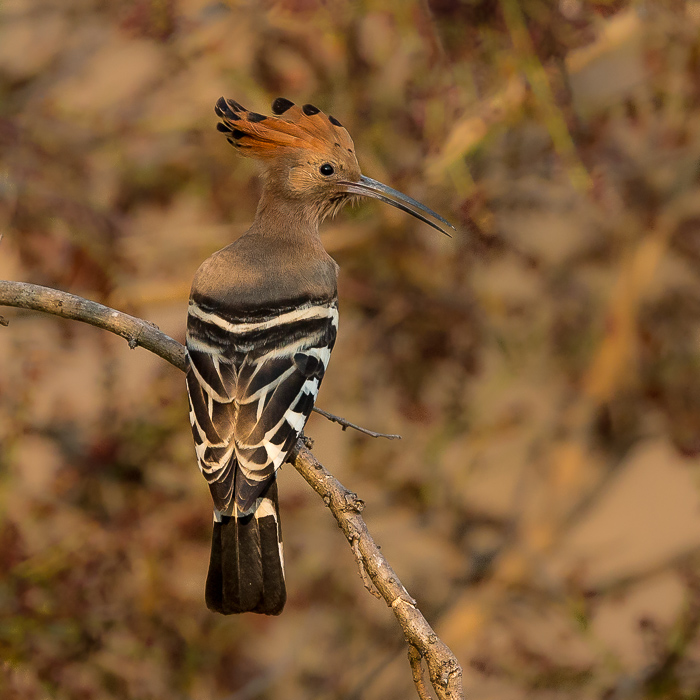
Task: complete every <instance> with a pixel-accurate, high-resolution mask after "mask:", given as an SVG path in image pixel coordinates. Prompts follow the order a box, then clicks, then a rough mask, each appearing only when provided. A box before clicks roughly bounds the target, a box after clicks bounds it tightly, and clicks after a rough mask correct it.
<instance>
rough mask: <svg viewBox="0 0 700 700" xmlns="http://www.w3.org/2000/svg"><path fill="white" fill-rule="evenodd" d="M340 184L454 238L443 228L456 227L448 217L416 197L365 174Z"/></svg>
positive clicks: (348, 190)
mask: <svg viewBox="0 0 700 700" xmlns="http://www.w3.org/2000/svg"><path fill="white" fill-rule="evenodd" d="M338 184H340V185H343V188H344V189H345V191H346V192H349V193H350V194H358V195H361V196H363V197H373V198H374V199H378V200H380V201H381V202H386V203H387V204H391V206H392V207H396V208H397V209H401V211H405V212H406V213H408V214H411V216H415V217H416V219H420V220H421V221H424V222H425V223H426V224H428V226H432V227H433V228H434V229H437V230H438V231H440V233H444V234H445V235H446V236H449V237H450V238H452V236H451V235H450V234H449V233H448V232H447V231H446V230H445V228H443V226H445V227H449V228H451V229H452V230H455V227H454V226H453V225H452V224H451V223H450V222H449V221H448V220H447V219H443V218H442V217H441V216H440V214H436V213H435V212H434V211H433V210H432V209H428V207H426V206H424V205H423V204H421V203H420V202H417V201H416V200H415V199H412V198H411V197H408V196H406V195H405V194H402V193H401V192H399V191H398V190H395V189H393V188H392V187H388V186H387V185H383V184H382V183H381V182H377V181H376V180H373V179H372V178H371V177H365V176H364V175H363V176H362V177H361V178H360V180H359V181H358V182H350V181H348V180H344V181H342V182H340V183H338ZM428 216H430V217H432V218H433V219H435V220H436V221H437V222H439V223H436V222H435V221H432V220H431V219H429V218H428ZM441 224H442V225H441Z"/></svg>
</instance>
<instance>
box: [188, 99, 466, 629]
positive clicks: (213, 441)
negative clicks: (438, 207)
mask: <svg viewBox="0 0 700 700" xmlns="http://www.w3.org/2000/svg"><path fill="white" fill-rule="evenodd" d="M215 112H216V114H217V116H218V117H219V118H220V121H219V122H218V123H217V130H218V131H219V132H221V133H223V134H224V136H225V137H226V139H227V140H228V142H229V143H230V144H232V145H233V146H234V147H235V149H236V150H237V151H238V152H239V153H240V154H241V155H243V156H248V157H251V158H254V159H256V160H258V161H260V162H261V164H262V178H263V186H262V192H261V196H260V201H259V204H258V207H257V211H256V214H255V219H254V221H253V223H252V225H251V226H250V228H249V229H248V231H247V232H246V233H245V234H243V235H242V236H241V237H239V238H238V239H237V240H236V241H234V242H233V243H231V244H230V245H228V246H226V247H225V248H223V249H221V250H219V251H218V252H216V253H214V254H213V255H211V256H210V257H209V258H208V259H207V260H205V261H204V262H203V263H202V265H201V266H200V267H199V269H198V270H197V272H196V274H195V277H194V280H193V283H192V290H191V294H190V299H189V306H188V312H187V335H186V347H187V357H188V368H187V374H186V384H187V393H188V397H189V408H190V410H189V418H190V423H191V426H192V434H193V437H194V443H195V452H196V456H197V461H198V465H199V468H200V469H201V472H202V474H203V475H204V478H205V479H206V481H207V483H208V485H209V489H210V491H211V496H212V499H213V502H214V530H213V534H212V544H211V556H210V561H209V571H208V574H207V579H206V584H205V601H206V604H207V607H208V608H209V609H210V610H212V611H214V612H217V613H221V614H224V615H231V614H236V613H243V612H254V613H261V614H266V615H278V614H280V613H281V612H282V609H283V607H284V604H285V602H286V598H287V593H286V584H285V574H284V556H283V550H282V533H281V528H280V512H279V502H278V491H277V482H276V472H277V470H278V469H279V468H280V466H281V465H282V463H283V462H284V461H285V460H286V459H287V458H288V456H289V455H290V452H292V450H293V448H294V447H295V445H296V443H297V440H298V438H299V437H300V436H301V435H302V434H303V430H304V426H305V425H306V421H307V419H308V417H309V415H310V413H311V411H312V410H313V407H314V403H315V401H316V396H317V394H318V390H319V387H320V386H321V381H322V379H323V376H324V374H325V372H326V368H327V366H328V361H329V359H330V355H331V351H332V349H333V345H334V343H335V339H336V335H337V331H338V285H337V280H338V265H337V264H336V262H335V261H334V260H333V258H331V257H330V255H328V253H327V252H326V250H325V249H324V247H323V245H322V243H321V239H320V237H319V225H320V224H321V222H322V221H323V220H324V219H326V218H327V217H329V216H333V215H335V214H336V213H337V212H338V211H340V209H342V208H343V206H345V205H346V204H348V203H349V202H352V201H354V200H356V199H358V198H360V197H373V198H375V199H378V200H381V201H382V202H385V203H387V204H390V205H392V206H394V207H397V208H399V209H401V210H403V211H405V212H408V213H410V214H412V215H413V216H415V217H417V218H418V219H420V220H421V221H424V222H425V223H427V224H429V225H430V226H432V227H434V228H436V229H437V230H439V231H441V232H443V233H445V234H447V235H449V233H448V232H447V230H446V229H447V227H452V225H451V224H449V222H447V220H446V219H443V218H442V217H441V216H439V215H438V214H436V213H435V212H434V211H432V210H431V209H428V208H427V207H425V206H424V205H422V204H420V203H419V202H417V201H416V200H414V199H412V198H410V197H408V196H406V195H404V194H402V193H400V192H398V191H396V190H394V189H392V188H391V187H388V186H387V185H383V184H382V183H380V182H377V181H376V180H372V179H371V178H369V177H365V176H364V175H362V173H361V171H360V166H359V164H358V161H357V157H356V155H355V146H354V144H353V140H352V138H351V137H350V134H349V133H348V132H347V130H346V129H345V128H344V127H343V126H342V124H341V123H340V122H339V121H338V120H337V119H336V118H335V117H333V116H330V115H326V114H325V113H324V112H322V111H321V110H320V109H318V108H317V107H315V106H314V105H311V104H304V105H303V106H299V105H296V104H295V103H293V102H291V101H290V100H288V99H285V98H282V97H280V98H277V99H276V100H275V101H274V102H273V103H272V114H271V115H270V116H267V115H263V114H260V113H258V112H254V111H250V110H247V109H245V108H244V107H243V106H242V105H241V104H239V103H238V102H236V101H235V100H232V99H225V98H223V97H222V98H220V99H219V100H218V101H217V102H216V106H215ZM452 228H454V227H452Z"/></svg>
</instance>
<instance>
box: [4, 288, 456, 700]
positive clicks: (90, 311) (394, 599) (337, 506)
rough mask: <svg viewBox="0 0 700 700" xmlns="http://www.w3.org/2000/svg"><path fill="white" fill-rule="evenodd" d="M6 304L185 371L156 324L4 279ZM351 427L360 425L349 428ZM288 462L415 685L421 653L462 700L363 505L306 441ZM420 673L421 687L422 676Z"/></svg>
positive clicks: (447, 658) (440, 683)
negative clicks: (373, 595) (371, 589)
mask: <svg viewBox="0 0 700 700" xmlns="http://www.w3.org/2000/svg"><path fill="white" fill-rule="evenodd" d="M2 305H5V306H16V307H20V308H25V309H34V310H36V311H44V312H47V313H50V314H54V315H57V316H62V317H64V318H70V319H74V320H76V321H83V322H85V323H89V324H91V325H93V326H97V327H99V328H103V329H105V330H108V331H111V332H112V333H116V334H117V335H121V336H122V337H124V338H126V339H127V340H128V341H129V347H136V346H137V345H140V346H141V347H143V348H145V349H146V350H150V351H151V352H153V353H155V354H156V355H158V356H159V357H162V358H163V359H165V360H167V361H168V362H170V363H171V364H172V365H174V366H175V367H177V368H178V369H180V370H182V371H183V372H184V371H186V369H187V364H186V359H185V357H186V355H185V348H184V347H183V346H182V345H180V343H178V342H177V341H175V340H173V339H172V338H170V337H169V336H167V335H165V333H162V332H161V331H159V330H158V329H157V328H156V327H155V326H154V325H152V324H149V323H147V322H146V321H143V320H142V319H139V318H135V317H134V316H129V315H127V314H124V313H121V312H120V311H115V310H114V309H110V308H109V307H107V306H103V305H102V304H97V303H95V302H92V301H88V300H87V299H83V298H82V297H77V296H74V295H72V294H66V293H65V292H59V291H58V290H55V289H50V288H47V287H39V286H37V285H32V284H25V283H21V282H8V281H0V306H2ZM323 413H325V412H323ZM347 427H356V426H352V425H351V424H350V425H348V426H347ZM364 432H366V431H364ZM289 461H291V463H292V464H293V465H294V468H295V469H296V470H297V471H298V472H299V474H301V476H302V477H303V478H304V479H305V480H306V482H307V483H308V484H309V486H311V488H312V489H314V491H316V493H318V494H319V496H321V498H322V499H323V502H324V503H325V504H326V506H327V507H328V508H329V510H330V511H331V513H332V514H333V517H334V518H335V519H336V521H337V523H338V525H339V526H340V529H341V530H342V531H343V534H344V535H345V537H346V538H347V540H348V542H349V543H350V546H351V547H352V549H353V552H354V553H355V556H356V557H357V558H358V561H360V562H361V563H362V569H363V570H364V572H366V575H367V576H369V579H370V580H371V581H372V583H373V584H374V586H376V589H377V591H378V592H379V594H380V595H381V597H382V598H383V599H384V601H385V602H386V604H387V605H388V606H390V607H391V610H392V612H393V613H394V616H395V617H396V619H397V620H398V622H399V624H400V625H401V629H402V630H403V633H404V636H405V638H406V641H407V642H408V644H409V646H410V647H414V648H415V650H416V651H415V652H410V656H409V659H410V660H411V667H412V673H413V677H414V681H415V678H416V672H415V668H414V663H415V662H414V661H413V658H414V656H415V655H416V654H418V656H419V658H422V659H425V661H426V665H427V667H428V673H429V675H430V682H431V683H432V686H433V688H434V690H435V692H436V694H437V696H438V698H439V700H463V699H464V693H463V691H462V669H461V667H460V665H459V663H458V662H457V659H456V658H455V656H454V654H453V653H452V651H451V650H450V648H449V647H448V646H447V645H446V644H445V643H444V642H443V641H442V640H441V639H440V638H439V637H438V636H437V634H435V632H434V631H433V629H432V628H431V627H430V625H429V624H428V622H427V620H426V619H425V617H423V614H422V613H421V611H420V610H419V609H418V606H417V603H416V601H415V600H413V598H411V596H410V595H409V594H408V592H407V591H406V589H405V588H404V586H403V584H402V583H401V581H400V580H399V577H398V576H397V575H396V573H395V572H394V570H393V569H392V568H391V566H390V565H389V562H388V561H387V560H386V559H385V558H384V555H383V554H382V553H381V551H380V550H379V547H378V546H377V545H376V544H375V542H374V540H373V539H372V536H371V535H370V533H369V530H368V529H367V525H366V524H365V521H364V520H363V519H362V515H361V513H362V509H363V508H364V503H363V501H362V500H361V499H359V498H358V497H357V495H356V494H354V493H353V492H352V491H349V490H348V489H346V488H345V487H344V486H343V485H342V484H341V483H340V482H339V481H338V480H337V479H336V478H335V477H334V476H332V475H331V474H330V473H329V472H328V471H327V470H326V469H325V467H324V466H323V465H322V464H321V463H320V462H319V461H318V460H317V459H316V458H315V457H314V456H313V454H312V453H311V452H310V451H309V450H308V449H307V448H306V447H305V443H304V438H300V439H299V440H298V441H297V445H296V447H295V449H294V450H293V451H292V453H291V454H290V457H289ZM363 578H364V576H363ZM419 675H420V677H421V683H422V672H421V674H419ZM416 689H417V691H418V694H419V696H420V698H421V700H426V698H427V697H429V696H427V695H426V693H427V690H426V689H425V684H424V683H423V687H422V688H421V686H420V684H419V682H416Z"/></svg>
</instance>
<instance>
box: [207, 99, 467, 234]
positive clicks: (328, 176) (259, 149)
mask: <svg viewBox="0 0 700 700" xmlns="http://www.w3.org/2000/svg"><path fill="white" fill-rule="evenodd" d="M215 111H216V113H217V115H218V116H219V117H221V122H220V123H219V124H217V129H218V130H219V131H221V132H222V133H224V134H225V135H226V138H227V139H228V141H229V143H231V144H232V145H233V146H235V147H236V149H238V150H239V151H240V153H241V154H242V155H245V156H249V157H251V158H256V159H258V160H261V161H264V163H265V166H266V167H265V174H266V178H267V186H268V187H269V189H270V190H271V192H272V193H274V194H275V195H276V196H282V197H285V198H288V199H292V200H298V201H299V202H300V203H301V204H302V205H304V206H307V207H310V208H312V210H313V211H314V212H315V215H316V216H317V218H318V220H319V221H321V220H323V219H325V218H326V217H327V216H333V215H335V214H336V213H337V212H338V211H339V210H340V209H342V207H343V206H344V205H345V204H347V203H348V202H350V201H351V200H352V199H354V198H356V197H359V196H364V197H373V198H374V199H379V200H381V201H382V202H386V203H387V204H391V205H392V206H394V207H397V208H398V209H401V210H403V211H405V212H408V213H409V214H412V215H413V216H415V217H416V218H418V219H420V220H421V221H424V222H425V223H427V224H429V225H430V226H432V227H433V228H436V229H437V230H438V231H441V232H442V233H444V234H446V235H448V236H449V233H447V231H446V230H445V228H444V227H445V226H447V227H450V228H454V227H453V226H452V225H451V224H450V223H449V222H448V221H446V220H445V219H443V218H442V217H441V216H440V215H438V214H436V213H435V212H434V211H432V210H431V209H428V208H427V207H425V206H423V205H422V204H421V203H420V202H417V201H416V200H415V199H412V198H411V197H408V196H406V195H404V194H402V193H401V192H398V191H397V190H394V189H392V188H391V187H388V186H387V185H383V184H382V183H381V182H377V181H376V180H372V179H371V178H368V177H365V176H364V175H362V173H361V171H360V166H359V164H358V162H357V157H356V156H355V146H354V144H353V142H352V138H350V134H349V133H348V132H347V130H346V129H345V128H344V127H343V126H342V124H341V123H340V122H339V121H338V120H337V119H336V118H335V117H332V116H329V115H326V114H324V113H323V112H322V111H321V110H320V109H318V108H317V107H314V106H313V105H310V104H306V105H304V106H303V107H299V106H297V105H295V104H294V103H293V102H290V101H289V100H286V99H284V98H283V97H278V98H277V99H276V100H275V101H274V102H273V103H272V113H273V115H274V116H270V117H268V116H265V115H263V114H258V113H257V112H250V111H248V110H246V109H245V108H244V107H242V106H241V105H240V104H238V102H235V101H234V100H226V99H224V98H223V97H221V98H220V99H219V100H218V102H217V103H216V108H215ZM428 217H430V218H428Z"/></svg>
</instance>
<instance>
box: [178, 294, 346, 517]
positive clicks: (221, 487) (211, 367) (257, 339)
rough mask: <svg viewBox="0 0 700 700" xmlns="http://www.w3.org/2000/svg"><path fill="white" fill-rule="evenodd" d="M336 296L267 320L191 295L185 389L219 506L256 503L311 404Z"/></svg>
mask: <svg viewBox="0 0 700 700" xmlns="http://www.w3.org/2000/svg"><path fill="white" fill-rule="evenodd" d="M337 327H338V315H337V308H336V303H335V300H333V301H331V302H327V303H325V304H320V305H319V304H316V305H307V306H302V307H300V308H299V309H293V310H291V311H290V310H289V309H285V311H284V313H281V314H279V315H277V316H274V315H273V316H271V317H268V318H264V319H262V320H261V319H255V320H252V321H251V320H246V319H243V318H236V317H232V316H230V315H226V317H223V316H220V315H216V314H215V313H214V312H213V311H212V310H211V309H207V310H202V309H201V308H200V307H198V306H197V305H196V303H194V302H191V306H190V313H189V315H188V335H187V348H188V357H189V370H188V373H187V390H188V394H189V398H190V421H191V423H192V433H193V435H194V439H195V450H196V452H197V458H198V461H199V466H200V469H201V470H202V473H203V474H204V476H205V478H206V479H207V481H208V482H209V486H210V489H211V492H212V496H213V498H214V503H215V505H216V508H217V509H218V510H219V511H221V512H227V511H228V512H231V508H232V507H233V502H234V500H235V505H236V507H237V509H238V510H239V511H241V512H246V511H247V510H249V509H250V508H251V507H252V506H254V504H255V501H256V499H257V498H258V496H259V495H260V493H261V492H262V491H263V490H264V489H265V487H266V485H267V484H268V482H269V481H270V479H271V478H272V477H273V475H274V473H275V470H276V469H278V468H279V467H280V466H281V464H282V463H283V462H284V460H285V459H286V457H287V455H288V454H289V451H290V449H291V448H292V447H293V446H294V444H295V442H296V439H297V438H298V436H299V434H300V433H301V431H302V430H303V429H304V425H305V424H306V421H307V419H308V417H309V415H310V413H311V411H312V409H313V406H314V402H315V400H316V395H317V394H318V390H319V387H320V384H321V380H322V379H323V375H324V373H325V371H326V367H327V366H328V361H329V359H330V352H331V349H332V348H333V344H334V342H335V337H336V333H337Z"/></svg>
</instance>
